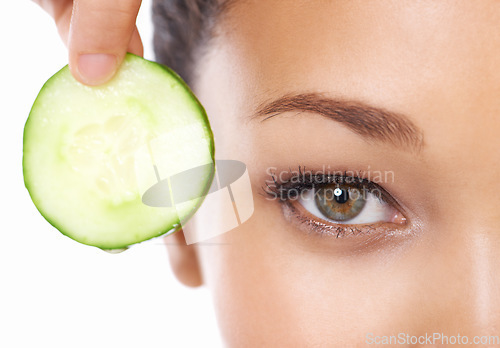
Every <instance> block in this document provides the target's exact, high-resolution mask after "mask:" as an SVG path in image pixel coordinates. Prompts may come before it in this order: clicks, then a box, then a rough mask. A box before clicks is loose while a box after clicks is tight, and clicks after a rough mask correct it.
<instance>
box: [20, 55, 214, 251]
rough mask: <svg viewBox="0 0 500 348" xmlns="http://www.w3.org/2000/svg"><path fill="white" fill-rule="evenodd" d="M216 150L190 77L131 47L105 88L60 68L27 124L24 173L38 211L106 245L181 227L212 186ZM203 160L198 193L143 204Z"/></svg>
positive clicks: (84, 239)
mask: <svg viewBox="0 0 500 348" xmlns="http://www.w3.org/2000/svg"><path fill="white" fill-rule="evenodd" d="M213 156H214V144H213V135H212V131H211V129H210V124H209V122H208V118H207V116H206V113H205V111H204V109H203V107H202V106H201V104H200V103H199V102H198V100H197V99H196V97H195V96H194V95H193V94H192V92H191V91H190V90H189V88H188V87H187V86H186V84H185V83H184V82H183V81H182V80H181V79H180V77H178V76H177V75H176V74H175V73H174V72H173V71H171V70H170V69H168V68H166V67H164V66H162V65H160V64H157V63H154V62H150V61H147V60H145V59H142V58H140V57H138V56H135V55H132V54H127V56H126V58H125V60H124V62H123V63H122V66H121V67H120V69H119V71H118V72H117V74H116V76H115V77H114V78H113V79H112V80H111V81H110V82H108V83H107V84H105V85H103V86H98V87H89V86H85V85H82V84H80V83H79V82H77V81H76V80H75V79H74V78H73V77H72V75H71V73H70V71H69V69H68V67H67V66H66V67H64V68H63V69H61V70H60V71H59V72H58V73H56V74H55V75H54V76H52V77H51V78H50V79H49V80H48V81H47V82H46V83H45V85H44V86H43V88H42V89H41V91H40V93H39V95H38V97H37V99H36V100H35V103H34V104H33V107H32V109H31V112H30V115H29V117H28V120H27V122H26V126H25V129H24V146H23V173H24V181H25V185H26V188H27V189H28V191H29V194H30V196H31V198H32V200H33V202H34V204H35V205H36V207H37V209H38V210H39V211H40V213H41V214H42V215H43V216H44V217H45V218H46V219H47V220H48V221H49V222H50V223H51V224H52V225H53V226H55V227H56V228H57V229H58V230H59V231H61V232H62V233H63V234H65V235H66V236H68V237H70V238H72V239H74V240H76V241H78V242H81V243H84V244H88V245H93V246H96V247H99V248H102V249H109V250H115V249H123V248H126V247H127V246H129V245H131V244H134V243H138V242H141V241H144V240H147V239H150V238H154V237H157V236H160V235H162V234H165V233H168V232H173V231H175V230H176V229H178V227H180V225H181V224H182V223H183V222H185V221H186V220H187V219H188V218H189V217H190V216H191V215H192V214H193V213H194V212H195V211H196V209H197V208H198V207H199V205H200V204H201V202H202V200H203V195H204V194H205V193H206V192H207V190H208V188H209V187H210V184H211V181H212V179H213V174H214V166H213ZM205 164H212V165H208V166H206V165H205ZM203 165H205V166H203ZM197 166H202V168H206V169H205V170H203V171H201V172H200V173H199V175H198V177H196V178H191V179H190V180H192V182H190V186H191V190H194V192H195V193H196V192H197V194H195V198H194V199H191V200H190V201H188V202H182V204H177V205H174V206H172V207H151V206H148V205H146V204H144V203H143V202H142V195H143V194H144V193H145V192H146V191H147V190H148V189H149V188H150V187H152V186H153V185H155V184H156V183H158V181H159V179H165V178H169V177H170V176H172V175H175V174H178V173H182V172H183V171H186V170H189V169H190V168H194V167H197Z"/></svg>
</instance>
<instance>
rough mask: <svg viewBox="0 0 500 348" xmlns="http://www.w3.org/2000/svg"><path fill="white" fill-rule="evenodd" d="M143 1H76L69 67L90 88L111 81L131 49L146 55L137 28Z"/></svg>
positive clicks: (71, 29) (69, 46)
mask: <svg viewBox="0 0 500 348" xmlns="http://www.w3.org/2000/svg"><path fill="white" fill-rule="evenodd" d="M140 5H141V0H119V1H102V0H75V1H74V3H73V15H72V18H71V24H70V28H69V37H68V48H69V68H70V70H71V73H72V74H73V76H74V77H75V78H76V79H77V80H79V81H80V82H82V83H84V84H87V85H100V84H102V83H105V82H107V81H108V80H109V79H111V78H112V77H113V75H114V73H115V72H116V70H117V69H118V67H119V65H120V64H121V62H122V60H123V58H124V56H125V53H126V52H127V48H129V47H130V48H132V49H133V53H136V54H139V55H142V43H141V41H140V37H139V34H138V32H137V29H136V27H135V21H136V18H137V14H138V12H139V7H140Z"/></svg>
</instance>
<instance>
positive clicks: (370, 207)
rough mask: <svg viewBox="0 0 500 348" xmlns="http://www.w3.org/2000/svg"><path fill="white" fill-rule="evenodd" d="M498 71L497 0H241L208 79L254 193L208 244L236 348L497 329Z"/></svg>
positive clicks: (208, 60) (221, 150)
mask: <svg viewBox="0 0 500 348" xmlns="http://www.w3.org/2000/svg"><path fill="white" fill-rule="evenodd" d="M499 67H500V3H498V2H495V1H491V2H490V1H482V2H480V3H477V2H456V1H449V2H448V1H434V2H431V1H419V2H416V1H415V2H404V3H401V2H399V1H394V2H389V1H376V2H366V1H307V2H302V1H286V2H285V1H240V2H236V3H235V4H233V6H232V7H231V8H230V9H229V10H228V12H227V14H226V17H225V20H224V21H223V22H222V23H221V25H220V34H219V36H218V37H217V39H216V40H215V41H214V45H213V46H212V48H211V50H210V52H209V54H208V55H207V56H206V57H205V58H204V59H202V62H201V63H200V64H199V78H198V80H197V83H196V85H195V92H196V94H197V95H198V96H199V98H200V100H201V102H202V104H204V106H205V107H206V109H207V112H208V115H209V117H210V118H211V122H212V125H213V129H214V134H215V140H216V158H219V159H236V160H240V161H242V162H244V163H246V165H247V167H248V169H249V173H250V178H251V181H252V189H253V198H254V202H255V212H254V214H253V216H252V217H251V218H250V219H249V220H248V221H247V222H245V223H244V224H243V225H241V226H240V227H238V228H236V229H234V230H232V231H230V232H228V233H225V234H222V235H220V236H219V237H216V238H214V239H213V240H210V242H211V243H212V244H211V245H203V244H201V245H197V247H196V252H197V255H198V259H199V263H200V267H201V273H202V277H203V279H204V282H205V283H206V284H207V285H208V286H209V287H210V288H211V290H212V291H213V296H214V299H215V306H216V310H217V314H218V319H219V322H220V325H221V330H222V333H223V336H224V338H225V340H226V341H227V343H228V344H229V345H234V346H241V345H248V346H260V345H262V344H264V343H265V344H266V345H273V344H274V345H278V344H279V345H281V346H332V345H334V344H341V343H342V344H349V345H351V344H360V345H363V344H365V343H369V342H370V340H371V339H373V340H375V339H376V338H375V336H384V335H397V334H398V333H407V334H409V335H416V336H418V335H425V333H427V334H429V335H432V334H433V333H443V334H446V335H457V334H460V335H461V336H464V335H468V336H469V339H470V340H472V338H473V337H474V336H476V335H494V334H495V335H498V334H499V332H500V274H499V273H498V272H499V271H498V270H499V269H500V228H499V227H498V226H499V225H500V203H499V198H498V197H499V195H500V138H499V136H498V134H499V132H500V97H499V96H500V68H499ZM269 103H271V104H269ZM269 116H271V117H269ZM266 117H267V119H266ZM299 167H300V168H301V169H300V170H301V172H302V173H303V172H304V168H305V172H306V173H308V175H307V177H306V176H304V175H302V176H301V175H297V174H298V171H299ZM271 173H272V175H270V174H271ZM328 174H331V175H328ZM273 176H274V179H276V183H275V182H274V180H273V178H272V177H273ZM349 178H350V180H351V181H350V182H348V179H349ZM353 178H354V179H353ZM320 179H321V180H323V181H322V182H320ZM355 179H357V180H355ZM359 179H363V180H359ZM370 182H371V183H370ZM266 183H268V184H270V189H271V190H270V192H269V193H266V192H264V190H263V187H264V188H265V187H266ZM372 183H373V184H374V185H373V184H372ZM327 188H328V189H329V190H327ZM336 189H339V190H336ZM292 190H295V191H292ZM327 191H328V192H330V194H329V195H328V192H327ZM290 192H291V193H290ZM332 193H333V195H332ZM360 193H361V194H362V195H361V197H357V196H356V195H358V196H359V194H360ZM277 196H279V197H281V198H283V199H277ZM197 228H214V229H217V228H218V226H210V227H207V226H202V225H201V224H198V226H197ZM370 334H371V335H370ZM436 343H441V341H437V342H436Z"/></svg>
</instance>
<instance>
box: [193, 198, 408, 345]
mask: <svg viewBox="0 0 500 348" xmlns="http://www.w3.org/2000/svg"><path fill="white" fill-rule="evenodd" d="M255 201H256V206H255V213H254V215H253V216H252V218H251V219H250V220H248V221H247V222H245V224H243V225H241V226H240V227H238V228H236V229H234V230H231V231H230V232H227V233H225V234H222V235H220V236H218V237H216V238H214V239H211V240H210V241H208V242H209V244H208V243H205V244H204V243H199V244H197V250H198V254H199V256H200V263H201V266H202V272H203V278H204V281H205V283H206V285H207V286H208V287H209V288H210V291H211V293H212V296H213V299H214V305H215V308H216V313H217V317H218V322H219V325H220V328H221V332H222V335H223V337H224V338H225V340H226V342H227V343H228V344H229V346H241V345H243V344H244V345H249V346H258V345H260V344H262V342H266V344H268V345H271V346H278V345H281V346H283V345H284V346H289V345H293V346H310V345H312V344H313V343H314V344H323V345H324V344H325V343H328V344H334V343H336V344H338V343H339V342H340V341H344V342H360V341H362V340H363V339H364V337H365V335H366V333H367V332H377V333H384V332H388V334H389V333H391V331H390V330H391V329H394V328H398V327H402V326H403V327H404V326H406V325H410V323H409V322H408V321H409V320H410V319H409V317H408V316H407V315H405V313H408V312H409V311H410V307H411V302H412V301H411V299H410V298H409V297H411V291H410V290H409V289H404V287H405V286H404V285H403V286H392V287H387V286H386V285H387V284H388V282H389V281H390V280H388V279H385V278H384V277H383V276H380V272H377V271H374V269H373V267H370V266H369V265H367V264H366V263H365V261H359V262H358V261H353V260H342V259H339V258H336V257H335V256H333V255H332V253H331V252H330V253H329V252H328V251H327V250H324V249H322V250H319V249H318V248H316V247H315V246H312V245H311V243H308V242H304V239H303V238H304V237H303V236H301V235H300V232H299V231H296V230H293V229H292V228H291V227H290V226H289V225H288V224H287V223H286V222H285V221H284V219H283V218H282V215H281V212H280V209H279V206H278V205H277V204H276V205H274V204H273V205H271V204H270V202H267V201H264V202H263V201H262V199H260V200H259V198H258V197H256V198H255ZM274 203H276V202H274ZM205 228H206V227H205ZM392 276H394V274H392ZM391 282H392V283H394V280H392V281H391ZM403 284H404V283H403ZM397 294H399V295H397ZM387 299H391V300H390V301H388V300H387ZM360 303H362V305H360ZM353 318H356V320H355V322H354V323H353V322H352V319H353ZM314 344H313V345H314Z"/></svg>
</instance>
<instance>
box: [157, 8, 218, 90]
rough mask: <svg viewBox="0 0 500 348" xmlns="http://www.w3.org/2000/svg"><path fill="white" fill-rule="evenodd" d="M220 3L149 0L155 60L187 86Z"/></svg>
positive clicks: (190, 81) (191, 80) (212, 27)
mask: <svg viewBox="0 0 500 348" xmlns="http://www.w3.org/2000/svg"><path fill="white" fill-rule="evenodd" d="M224 4H225V1H221V0H154V1H153V25H154V36H153V45H154V51H155V55H156V60H157V61H158V62H159V63H161V64H164V65H167V66H168V67H170V68H172V69H173V70H174V71H175V72H177V73H178V74H179V75H180V76H181V77H182V78H183V79H184V81H186V83H187V84H188V85H191V84H192V82H193V78H194V74H195V73H194V71H195V69H194V67H195V64H196V59H197V57H199V56H201V55H202V53H203V49H204V48H206V46H207V45H208V43H209V41H210V38H211V37H212V35H213V29H214V23H215V21H216V19H217V18H218V16H219V14H220V13H221V10H222V8H223V6H224Z"/></svg>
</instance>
